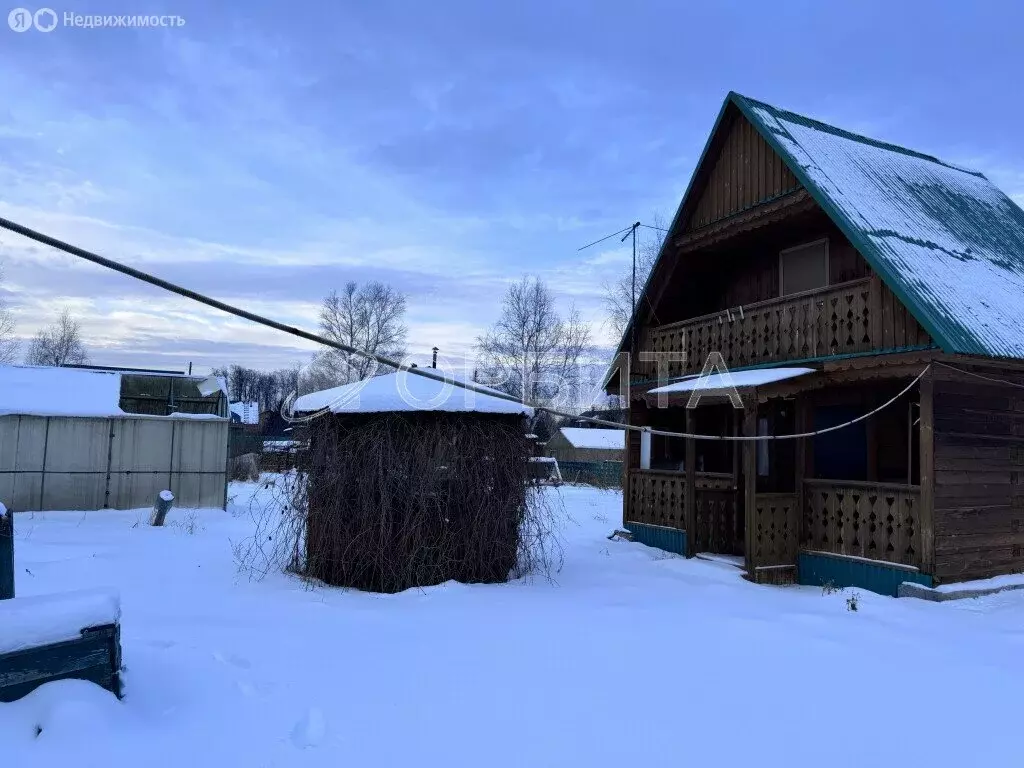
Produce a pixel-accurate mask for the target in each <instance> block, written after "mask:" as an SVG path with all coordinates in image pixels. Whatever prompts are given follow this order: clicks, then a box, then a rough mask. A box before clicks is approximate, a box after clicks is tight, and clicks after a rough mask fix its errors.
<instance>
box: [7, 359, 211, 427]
mask: <svg viewBox="0 0 1024 768" xmlns="http://www.w3.org/2000/svg"><path fill="white" fill-rule="evenodd" d="M126 375H127V374H126ZM11 415H23V416H81V417H88V416H92V417H108V416H128V417H132V418H149V419H168V418H174V419H198V420H203V419H207V420H218V419H220V418H221V417H220V416H217V415H215V414H209V413H173V414H170V415H169V416H152V415H141V414H133V413H126V412H125V411H123V410H121V374H120V373H118V372H117V371H105V370H94V369H90V368H55V367H50V366H35V365H0V416H11Z"/></svg>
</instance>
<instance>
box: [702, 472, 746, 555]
mask: <svg viewBox="0 0 1024 768" xmlns="http://www.w3.org/2000/svg"><path fill="white" fill-rule="evenodd" d="M695 497H696V501H697V512H696V516H695V517H696V520H695V526H694V527H695V528H696V530H695V531H694V542H693V551H694V552H695V553H696V552H710V553H713V554H717V555H742V554H743V537H742V534H743V527H742V525H741V521H740V516H739V509H738V507H737V500H738V499H737V495H736V492H735V491H733V490H732V489H731V488H728V489H725V488H700V487H698V488H697V493H696V495H695Z"/></svg>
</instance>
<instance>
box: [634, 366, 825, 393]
mask: <svg viewBox="0 0 1024 768" xmlns="http://www.w3.org/2000/svg"><path fill="white" fill-rule="evenodd" d="M808 373H814V369H813V368H758V369H756V370H753V371H728V372H726V373H712V374H708V375H707V376H704V377H701V376H691V377H690V378H687V379H684V380H683V381H677V382H675V383H674V384H666V385H665V386H664V387H657V388H656V389H652V390H650V392H648V393H647V394H649V395H658V394H663V395H668V394H674V393H678V392H693V391H694V390H707V389H726V388H728V387H729V386H734V387H736V388H737V389H741V388H743V387H760V386H762V385H764V384H772V383H774V382H776V381H785V380H786V379H793V378H796V377H797V376H805V375H807V374H808Z"/></svg>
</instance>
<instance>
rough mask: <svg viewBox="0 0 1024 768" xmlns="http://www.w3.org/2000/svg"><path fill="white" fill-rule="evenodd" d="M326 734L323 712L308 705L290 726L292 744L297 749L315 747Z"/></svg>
mask: <svg viewBox="0 0 1024 768" xmlns="http://www.w3.org/2000/svg"><path fill="white" fill-rule="evenodd" d="M326 735H327V722H326V720H324V713H323V711H322V710H320V709H319V708H317V707H310V708H309V709H308V710H307V711H306V714H305V715H303V716H302V717H301V718H300V719H299V721H298V722H297V723H295V726H294V727H293V728H292V744H294V745H295V746H296V747H297V748H298V749H306V748H308V747H316V746H319V745H320V744H321V742H323V740H324V736H326Z"/></svg>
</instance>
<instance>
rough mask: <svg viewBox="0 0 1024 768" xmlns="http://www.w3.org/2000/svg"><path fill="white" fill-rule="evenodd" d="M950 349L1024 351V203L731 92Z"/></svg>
mask: <svg viewBox="0 0 1024 768" xmlns="http://www.w3.org/2000/svg"><path fill="white" fill-rule="evenodd" d="M727 101H731V102H732V103H733V104H735V105H736V106H737V107H738V108H739V109H740V111H741V112H742V113H743V114H744V115H745V116H746V117H747V119H748V120H750V122H751V123H752V124H753V125H754V127H755V128H756V129H757V130H758V132H759V133H760V134H761V135H762V136H763V137H764V139H765V140H766V141H767V142H768V143H769V144H770V145H771V146H772V148H773V149H775V151H776V152H778V153H779V155H780V156H781V157H782V159H783V160H784V161H785V162H786V164H787V165H789V168H790V170H791V171H792V172H793V174H794V175H795V176H796V177H797V178H798V179H799V180H800V182H801V183H802V184H803V185H804V187H806V188H807V191H808V192H809V193H810V194H811V195H812V196H813V197H814V199H815V200H816V201H817V202H818V204H819V205H820V206H821V207H822V208H823V209H824V210H825V212H826V213H827V214H828V215H829V217H830V218H832V220H833V221H834V222H835V224H836V225H837V226H838V227H839V228H840V229H841V230H842V231H843V233H844V234H845V235H846V236H847V238H849V240H850V242H852V243H853V245H854V246H855V247H856V248H857V250H858V251H860V253H861V254H862V255H863V256H864V258H865V259H866V260H867V262H868V263H869V264H870V265H871V266H872V268H873V269H874V270H875V271H876V272H877V273H878V274H879V275H880V276H881V277H882V279H883V280H884V281H885V283H886V285H888V286H889V288H890V289H891V290H892V291H893V293H895V294H896V295H897V296H898V297H899V299H900V300H901V301H902V302H903V303H904V305H905V306H906V307H907V309H909V310H910V311H911V312H912V313H913V315H914V317H916V318H917V320H918V322H920V323H921V325H923V326H924V327H925V328H926V329H927V330H928V332H929V333H930V334H931V335H932V338H933V339H934V340H935V342H936V343H937V344H938V345H939V346H940V347H941V348H942V349H943V351H945V352H950V353H957V354H965V355H983V356H988V357H1007V358H1024V210H1022V209H1021V208H1020V206H1018V205H1017V204H1016V203H1014V202H1013V201H1012V200H1010V198H1009V197H1007V196H1006V195H1005V194H1004V193H1003V192H1002V191H1001V190H1000V189H999V188H998V187H996V186H995V185H994V184H992V182H990V181H989V180H988V179H986V178H985V177H984V176H983V175H982V174H980V173H978V172H976V171H971V170H967V169H964V168H960V167H958V166H956V165H952V164H950V163H945V162H943V161H941V160H938V159H936V158H934V157H931V156H929V155H925V154H923V153H920V152H915V151H913V150H910V149H905V148H903V147H898V146H896V145H893V144H887V143H884V142H880V141H875V140H873V139H869V138H866V137H864V136H859V135H857V134H854V133H850V132H849V131H844V130H841V129H839V128H835V127H833V126H830V125H826V124H825V123H821V122H819V121H817V120H812V119H810V118H807V117H803V116H801V115H797V114H794V113H793V112H788V111H786V110H783V109H778V108H776V107H773V106H770V105H768V104H764V103H763V102H759V101H755V100H754V99H750V98H747V97H744V96H740V95H739V94H735V93H731V94H729V97H728V99H727Z"/></svg>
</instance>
